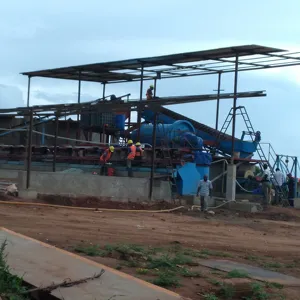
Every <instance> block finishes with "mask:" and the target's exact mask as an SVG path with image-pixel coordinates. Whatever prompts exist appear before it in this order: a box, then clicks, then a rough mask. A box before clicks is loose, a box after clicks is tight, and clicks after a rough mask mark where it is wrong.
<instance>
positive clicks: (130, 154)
mask: <svg viewBox="0 0 300 300" xmlns="http://www.w3.org/2000/svg"><path fill="white" fill-rule="evenodd" d="M127 145H128V155H127V159H126V162H127V171H128V177H133V172H132V161H133V160H134V158H135V155H136V146H135V145H134V144H133V141H132V140H128V142H127Z"/></svg>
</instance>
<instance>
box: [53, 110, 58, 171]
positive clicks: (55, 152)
mask: <svg viewBox="0 0 300 300" xmlns="http://www.w3.org/2000/svg"><path fill="white" fill-rule="evenodd" d="M58 125H59V122H58V115H56V118H55V131H54V149H53V165H52V169H53V172H56V154H57V135H58Z"/></svg>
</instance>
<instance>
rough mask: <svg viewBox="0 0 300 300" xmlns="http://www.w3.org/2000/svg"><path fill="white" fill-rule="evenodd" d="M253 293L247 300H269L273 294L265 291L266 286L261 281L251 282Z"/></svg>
mask: <svg viewBox="0 0 300 300" xmlns="http://www.w3.org/2000/svg"><path fill="white" fill-rule="evenodd" d="M251 289H252V295H251V297H250V298H248V299H247V300H268V299H271V297H270V296H271V295H270V294H268V293H267V292H266V291H265V288H264V286H263V285H262V284H260V283H256V282H255V283H252V284H251Z"/></svg>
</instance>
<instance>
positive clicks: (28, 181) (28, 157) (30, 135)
mask: <svg viewBox="0 0 300 300" xmlns="http://www.w3.org/2000/svg"><path fill="white" fill-rule="evenodd" d="M32 130H33V109H31V110H30V121H29V129H28V145H27V170H26V171H27V174H26V188H27V189H29V187H30V171H31V157H32Z"/></svg>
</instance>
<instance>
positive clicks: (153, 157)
mask: <svg viewBox="0 0 300 300" xmlns="http://www.w3.org/2000/svg"><path fill="white" fill-rule="evenodd" d="M156 124H157V112H155V114H154V118H153V130H152V155H151V173H150V184H149V200H152V196H153V181H154V161H155V148H156Z"/></svg>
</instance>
